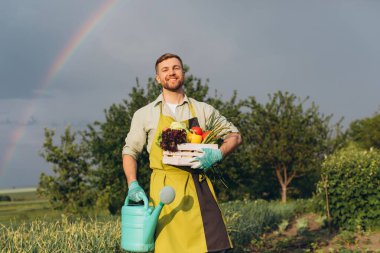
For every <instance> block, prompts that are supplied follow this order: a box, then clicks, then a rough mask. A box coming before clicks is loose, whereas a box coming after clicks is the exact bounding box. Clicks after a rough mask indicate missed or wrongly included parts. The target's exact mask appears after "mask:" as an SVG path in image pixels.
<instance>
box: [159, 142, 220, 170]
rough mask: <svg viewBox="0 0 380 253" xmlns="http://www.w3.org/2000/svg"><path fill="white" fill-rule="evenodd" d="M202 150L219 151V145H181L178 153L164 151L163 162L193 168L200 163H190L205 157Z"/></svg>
mask: <svg viewBox="0 0 380 253" xmlns="http://www.w3.org/2000/svg"><path fill="white" fill-rule="evenodd" d="M202 148H211V149H218V144H193V143H184V144H179V145H178V151H177V152H171V151H165V150H164V154H163V155H164V156H163V158H162V162H163V163H164V164H168V165H176V166H192V165H196V164H199V162H192V163H191V162H190V161H191V160H192V159H194V158H195V157H197V156H202V155H203V151H202Z"/></svg>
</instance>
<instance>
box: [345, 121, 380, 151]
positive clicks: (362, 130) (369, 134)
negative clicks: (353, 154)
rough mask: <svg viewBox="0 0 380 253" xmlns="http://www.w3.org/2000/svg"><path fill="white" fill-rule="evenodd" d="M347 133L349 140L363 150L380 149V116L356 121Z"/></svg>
mask: <svg viewBox="0 0 380 253" xmlns="http://www.w3.org/2000/svg"><path fill="white" fill-rule="evenodd" d="M347 133H348V138H349V140H351V141H354V142H356V143H358V144H359V145H360V147H362V148H365V149H369V148H372V147H373V148H377V149H380V114H375V115H374V116H373V117H370V118H364V119H360V120H355V121H354V122H352V123H351V124H350V127H349V129H348V130H347Z"/></svg>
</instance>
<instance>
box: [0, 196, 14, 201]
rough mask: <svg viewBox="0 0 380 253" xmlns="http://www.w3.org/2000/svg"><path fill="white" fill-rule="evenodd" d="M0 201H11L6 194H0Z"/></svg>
mask: <svg viewBox="0 0 380 253" xmlns="http://www.w3.org/2000/svg"><path fill="white" fill-rule="evenodd" d="M0 201H12V199H11V197H9V196H8V195H0Z"/></svg>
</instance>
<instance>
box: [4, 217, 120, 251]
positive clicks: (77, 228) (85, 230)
mask: <svg viewBox="0 0 380 253" xmlns="http://www.w3.org/2000/svg"><path fill="white" fill-rule="evenodd" d="M0 249H1V252H41V253H44V252H46V253H50V252H88V253H90V252H104V253H106V252H107V253H108V252H119V253H121V252H124V251H123V250H122V249H121V248H120V222H119V220H118V219H116V218H108V219H107V220H105V221H102V220H96V219H80V218H75V217H72V216H62V217H61V219H58V220H56V221H51V222H48V221H45V220H35V221H33V222H31V223H22V224H20V225H17V226H4V225H1V224H0Z"/></svg>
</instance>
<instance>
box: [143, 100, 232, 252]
mask: <svg viewBox="0 0 380 253" xmlns="http://www.w3.org/2000/svg"><path fill="white" fill-rule="evenodd" d="M188 106H189V109H190V111H191V114H192V117H193V118H191V119H189V120H186V121H184V123H185V124H186V125H187V127H189V124H190V125H191V126H193V125H194V122H195V124H198V120H197V118H196V117H195V112H194V109H193V107H192V105H191V103H188ZM160 108H161V110H160V119H159V122H158V126H157V130H156V134H155V137H154V140H153V143H152V148H151V150H150V154H149V160H150V168H151V169H152V170H153V171H152V175H151V181H150V202H151V204H153V205H154V206H156V205H157V204H158V203H159V193H160V191H161V189H162V188H163V187H164V186H166V185H170V186H172V187H173V188H174V190H175V193H176V197H175V199H174V201H173V202H172V203H171V204H168V205H165V206H164V207H163V209H162V212H161V214H160V217H159V220H158V225H157V230H156V241H155V251H154V252H155V253H203V252H212V251H220V250H224V249H229V248H232V243H231V241H230V238H229V236H228V234H227V230H226V226H225V222H224V219H223V217H222V214H221V212H220V209H219V207H218V204H217V200H216V196H215V192H214V189H213V186H212V184H211V181H210V179H209V178H208V177H207V176H205V174H203V173H200V172H199V171H201V170H194V169H191V168H189V167H181V168H177V167H174V166H170V165H166V164H163V163H162V156H163V150H162V149H161V148H160V147H159V146H158V144H156V143H157V139H158V137H159V135H160V133H161V132H162V129H164V128H167V127H169V126H170V124H171V123H172V122H173V121H175V120H174V119H173V118H172V117H170V116H165V115H163V114H162V103H161V105H160Z"/></svg>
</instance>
